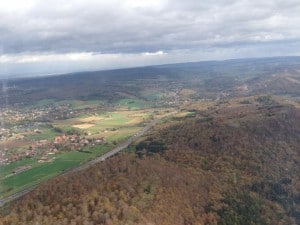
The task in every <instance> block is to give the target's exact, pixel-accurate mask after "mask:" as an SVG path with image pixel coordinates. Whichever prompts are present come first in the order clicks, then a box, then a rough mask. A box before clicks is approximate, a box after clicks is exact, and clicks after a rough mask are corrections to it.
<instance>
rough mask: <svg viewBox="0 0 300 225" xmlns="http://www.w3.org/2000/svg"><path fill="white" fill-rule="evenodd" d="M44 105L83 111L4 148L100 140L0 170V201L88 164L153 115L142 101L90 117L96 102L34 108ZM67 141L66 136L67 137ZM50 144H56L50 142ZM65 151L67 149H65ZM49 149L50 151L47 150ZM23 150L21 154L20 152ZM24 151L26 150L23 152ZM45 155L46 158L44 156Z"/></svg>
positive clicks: (42, 102) (42, 127) (16, 163)
mask: <svg viewBox="0 0 300 225" xmlns="http://www.w3.org/2000/svg"><path fill="white" fill-rule="evenodd" d="M47 104H60V105H61V104H69V105H71V106H72V108H74V107H75V108H76V109H80V110H81V109H83V110H85V112H86V113H85V114H83V113H81V114H79V115H78V116H76V117H72V118H68V119H60V120H53V121H51V122H50V123H49V122H48V123H47V125H42V126H40V127H41V128H40V129H36V130H38V131H37V132H33V131H31V132H24V133H23V134H24V139H23V140H15V141H14V140H12V141H9V142H7V143H6V144H5V145H4V146H6V147H7V146H8V143H10V145H11V147H14V148H15V149H16V150H15V152H16V153H18V151H25V149H30V148H33V147H32V146H34V145H35V143H47V144H48V145H49V146H50V144H51V143H52V142H53V141H54V140H56V139H58V138H60V137H64V136H65V135H66V134H68V133H69V135H70V137H72V135H73V136H74V134H76V135H77V136H78V137H80V138H79V139H78V142H79V141H80V142H83V141H85V140H100V141H99V142H95V144H89V145H88V146H83V147H82V148H81V149H80V150H70V149H69V150H68V149H65V150H64V147H62V150H60V151H59V152H55V153H53V152H48V153H47V152H46V153H44V156H42V153H41V154H40V155H39V156H34V157H23V158H21V159H20V160H17V161H14V162H11V163H9V164H4V165H1V166H0V180H1V182H0V197H4V196H7V195H10V194H13V193H16V192H18V191H21V190H24V189H26V188H28V187H32V186H33V185H36V184H38V183H40V182H43V181H45V180H47V179H49V178H51V177H54V176H57V175H59V174H61V173H63V172H65V171H67V170H69V169H71V168H74V167H76V166H78V165H80V164H81V163H84V162H87V161H89V160H92V159H94V158H96V157H98V156H101V155H102V154H104V153H106V152H108V151H109V150H111V149H113V148H114V147H115V146H116V145H118V144H119V143H120V142H122V141H124V140H126V139H127V138H129V137H131V136H134V135H135V134H136V133H137V132H138V131H139V130H141V129H142V127H144V126H145V125H146V124H147V123H148V122H149V121H151V120H152V119H153V118H154V117H155V115H154V110H153V109H151V108H149V109H143V108H144V107H145V105H143V104H142V101H141V102H139V101H135V100H133V101H129V100H128V99H124V100H122V101H120V102H119V103H118V105H117V106H116V110H114V111H111V112H103V113H101V112H99V113H94V112H93V113H91V112H89V109H90V108H91V107H92V108H97V107H98V106H99V105H98V106H97V104H100V103H99V101H75V100H74V101H66V102H65V103H62V102H53V101H52V100H49V99H46V100H42V101H39V102H38V103H37V104H36V106H38V107H48V105H47ZM155 110H156V114H164V113H165V109H164V110H162V109H155ZM67 137H69V136H67ZM54 143H56V142H55V141H54ZM67 147H68V146H67ZM49 148H50V147H49ZM23 149H24V150H23ZM26 151H28V150H26ZM45 155H46V156H45Z"/></svg>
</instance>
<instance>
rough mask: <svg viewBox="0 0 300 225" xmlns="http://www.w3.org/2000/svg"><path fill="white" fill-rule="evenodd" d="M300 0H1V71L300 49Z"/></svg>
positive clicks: (59, 70)
mask: <svg viewBox="0 0 300 225" xmlns="http://www.w3.org/2000/svg"><path fill="white" fill-rule="evenodd" d="M299 12H300V0H207V1H201V0H169V1H168V0H0V75H6V76H11V75H13V74H17V75H19V76H22V75H38V74H51V73H63V72H71V71H84V70H97V69H109V68H121V67H132V66H142V65H151V64H162V63H173V62H186V61H202V60H220V59H229V58H247V57H266V56H285V55H300V13H299Z"/></svg>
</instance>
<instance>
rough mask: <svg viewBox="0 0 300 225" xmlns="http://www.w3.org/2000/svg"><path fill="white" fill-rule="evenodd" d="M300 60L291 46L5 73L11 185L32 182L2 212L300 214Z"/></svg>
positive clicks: (221, 216) (18, 187)
mask: <svg viewBox="0 0 300 225" xmlns="http://www.w3.org/2000/svg"><path fill="white" fill-rule="evenodd" d="M299 71H300V61H299V57H287V58H285V57H283V58H267V59H248V60H247V59H245V60H228V61H220V62H218V61H211V62H199V63H183V64H170V65H162V66H149V67H143V68H132V69H120V70H111V71H98V72H87V73H76V74H67V75H60V76H51V77H42V78H26V79H15V80H2V87H5V88H2V94H1V106H2V107H1V109H0V117H1V130H0V135H1V136H0V149H1V151H0V152H1V157H0V181H1V182H0V197H1V199H5V198H6V197H9V196H13V195H14V194H15V193H22V195H23V192H24V191H25V192H27V191H26V190H30V191H29V193H24V194H25V195H24V196H23V197H22V198H21V199H20V200H16V201H15V202H12V203H8V204H6V205H5V206H4V207H2V216H1V218H0V224H22V223H21V221H26V224H36V223H40V224H59V223H61V224H84V223H86V224H147V223H149V224H297V223H299V221H300V220H299V219H300V217H299V215H300V211H299V194H300V193H299V185H300V183H299V182H300V179H299V174H300V173H299V172H300V171H299V169H300V168H299V165H300V161H299V160H300V159H299V148H298V146H299V144H300V143H299V140H300V139H299V137H300V131H299V127H300V124H299V121H300V73H299ZM121 150H122V151H121ZM112 156H113V157H112ZM72 171H76V172H72ZM74 196H76V198H75V197H74ZM178 199H181V201H179V200H178ZM172 205H174V207H172ZM175 205H176V207H175ZM170 206H171V207H170ZM21 209H24V210H21ZM21 211H22V212H21ZM16 214H19V216H16ZM167 215H168V216H167ZM62 218H64V219H62Z"/></svg>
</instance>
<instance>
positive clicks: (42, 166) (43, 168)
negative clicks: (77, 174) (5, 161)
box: [0, 144, 113, 197]
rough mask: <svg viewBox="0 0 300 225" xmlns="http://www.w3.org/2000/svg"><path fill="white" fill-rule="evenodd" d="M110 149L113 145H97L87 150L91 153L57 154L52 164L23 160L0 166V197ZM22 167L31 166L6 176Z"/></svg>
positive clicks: (59, 172) (43, 179)
mask: <svg viewBox="0 0 300 225" xmlns="http://www.w3.org/2000/svg"><path fill="white" fill-rule="evenodd" d="M111 148H113V145H110V144H106V145H99V146H95V147H93V148H92V149H89V151H90V152H91V153H86V152H77V151H76V152H67V153H61V154H57V155H55V159H54V160H53V161H52V162H45V163H38V162H36V161H35V160H32V159H23V160H20V161H18V162H15V163H12V164H10V165H4V166H1V167H0V176H1V178H0V179H1V182H0V183H1V185H0V196H1V197H3V196H6V195H9V194H12V193H15V192H18V191H20V190H23V189H25V188H28V187H31V186H33V185H35V184H37V183H40V182H42V181H45V180H47V179H49V178H51V177H54V176H56V175H58V174H61V173H63V172H64V171H67V170H69V169H71V168H73V167H75V166H78V165H79V164H81V163H83V162H86V161H88V160H91V159H93V158H95V157H97V156H100V155H102V154H104V153H105V152H108V151H109V150H110V149H111ZM24 165H31V166H32V168H30V169H28V170H26V171H24V172H21V173H18V174H16V175H12V176H7V175H9V174H12V171H13V170H14V169H15V168H17V167H19V166H24Z"/></svg>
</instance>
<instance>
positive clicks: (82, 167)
mask: <svg viewBox="0 0 300 225" xmlns="http://www.w3.org/2000/svg"><path fill="white" fill-rule="evenodd" d="M175 113H177V111H174V112H172V113H168V114H167V115H165V116H163V117H161V118H158V119H154V120H152V121H151V122H150V123H149V124H148V125H147V126H145V127H144V128H143V129H141V130H140V131H139V132H137V133H136V134H135V135H134V136H132V137H130V138H128V139H127V140H126V141H125V142H123V143H121V144H120V145H118V146H117V147H115V148H114V149H112V150H111V151H109V152H107V153H105V154H103V155H101V156H99V157H97V158H95V159H93V160H91V161H88V162H86V163H83V164H81V165H80V166H78V167H76V168H73V169H70V170H68V171H66V172H64V173H62V174H61V175H66V174H70V173H74V172H78V171H81V170H85V169H87V168H89V167H91V166H92V165H94V164H96V163H99V162H101V161H104V160H106V159H107V158H109V157H111V156H113V155H115V154H117V153H119V152H120V151H122V150H124V149H125V148H127V147H128V146H129V145H130V144H131V143H132V142H134V141H135V140H137V139H138V138H139V137H141V136H142V135H144V134H145V133H146V132H147V131H148V130H150V129H151V128H152V127H153V126H155V125H156V124H157V123H158V122H159V121H161V120H162V119H164V118H166V117H169V116H171V115H173V114H175ZM35 188H36V186H33V187H30V188H27V189H25V190H23V191H20V192H17V193H15V194H12V195H10V196H7V197H5V198H2V199H0V207H2V206H4V205H5V204H6V203H8V202H11V201H13V200H16V199H18V198H20V197H22V196H24V195H25V194H27V193H29V192H31V191H32V190H34V189H35Z"/></svg>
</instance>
